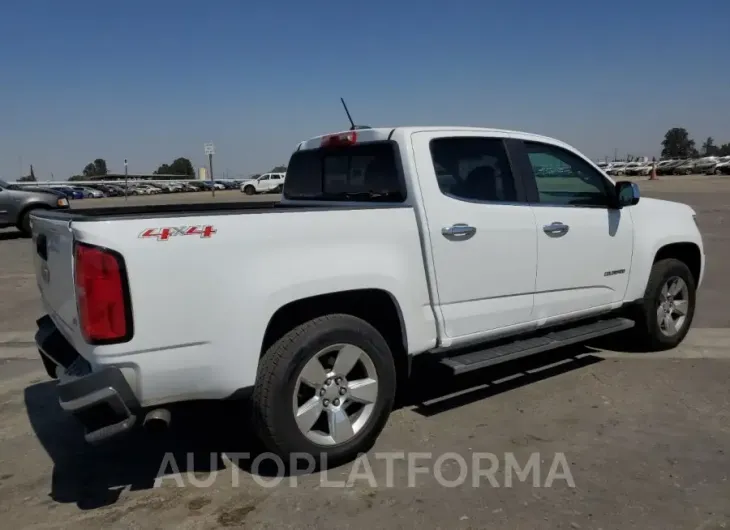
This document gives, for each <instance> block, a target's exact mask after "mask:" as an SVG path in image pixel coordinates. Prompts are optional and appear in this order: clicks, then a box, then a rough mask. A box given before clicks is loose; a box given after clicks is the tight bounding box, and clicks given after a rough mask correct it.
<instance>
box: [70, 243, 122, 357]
mask: <svg viewBox="0 0 730 530" xmlns="http://www.w3.org/2000/svg"><path fill="white" fill-rule="evenodd" d="M74 257H75V262H76V263H75V267H76V274H75V283H76V303H77V306H78V310H79V323H80V327H81V332H82V333H83V335H84V339H85V340H86V342H89V343H91V344H110V343H114V342H124V341H126V340H129V339H130V338H131V335H132V319H131V308H130V307H129V296H128V290H127V283H126V280H127V279H126V272H125V269H124V262H123V260H122V257H121V256H120V255H119V254H117V253H116V252H113V251H111V250H108V249H104V248H100V247H95V246H91V245H87V244H84V243H76V246H75V256H74Z"/></svg>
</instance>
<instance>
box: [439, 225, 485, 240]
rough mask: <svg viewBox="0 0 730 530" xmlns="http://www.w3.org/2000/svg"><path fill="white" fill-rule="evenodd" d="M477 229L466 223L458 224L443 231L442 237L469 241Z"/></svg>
mask: <svg viewBox="0 0 730 530" xmlns="http://www.w3.org/2000/svg"><path fill="white" fill-rule="evenodd" d="M476 231H477V229H476V228H474V227H473V226H469V225H468V224H465V223H456V224H455V225H451V226H449V227H446V228H442V229H441V235H443V236H444V237H445V238H447V239H469V238H470V237H471V236H473V235H474V234H475V233H476Z"/></svg>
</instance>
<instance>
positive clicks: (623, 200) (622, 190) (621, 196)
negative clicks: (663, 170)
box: [616, 180, 641, 208]
mask: <svg viewBox="0 0 730 530" xmlns="http://www.w3.org/2000/svg"><path fill="white" fill-rule="evenodd" d="M616 197H617V198H618V204H619V207H621V208H623V207H624V206H633V205H634V204H636V203H638V202H639V199H640V198H641V193H639V185H638V184H637V183H636V182H629V181H626V180H621V181H619V182H617V183H616Z"/></svg>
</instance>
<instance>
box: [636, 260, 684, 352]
mask: <svg viewBox="0 0 730 530" xmlns="http://www.w3.org/2000/svg"><path fill="white" fill-rule="evenodd" d="M695 301H696V285H695V280H694V278H693V276H692V273H691V272H690V270H689V267H687V265H686V264H685V263H684V262H682V261H679V260H676V259H664V260H661V261H658V262H656V263H655V264H654V266H653V267H652V269H651V274H650V276H649V282H648V284H647V287H646V291H645V293H644V300H643V302H642V305H641V307H640V309H639V314H638V318H637V321H636V328H635V330H634V333H635V335H636V338H637V339H639V340H640V341H641V342H642V343H643V346H645V347H646V349H648V350H650V351H661V350H668V349H671V348H674V347H676V346H678V345H679V343H681V342H682V341H683V340H684V338H685V337H686V336H687V332H688V331H689V328H690V326H691V325H692V319H693V318H694V313H695Z"/></svg>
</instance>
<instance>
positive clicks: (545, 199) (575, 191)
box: [524, 142, 611, 208]
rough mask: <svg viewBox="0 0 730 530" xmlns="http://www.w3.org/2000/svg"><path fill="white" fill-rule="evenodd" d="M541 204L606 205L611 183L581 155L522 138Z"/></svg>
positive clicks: (608, 199) (609, 199)
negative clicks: (525, 140) (524, 140)
mask: <svg viewBox="0 0 730 530" xmlns="http://www.w3.org/2000/svg"><path fill="white" fill-rule="evenodd" d="M524 145H525V148H526V150H527V155H528V157H529V159H530V164H531V165H532V171H533V173H534V175H535V182H536V184H537V190H538V194H539V198H540V203H541V204H554V205H560V206H583V207H599V208H600V207H603V208H607V207H608V206H609V204H611V196H610V192H609V187H610V183H609V182H608V181H607V180H606V179H605V177H604V176H603V175H602V174H601V173H600V172H599V171H597V170H596V169H595V168H593V167H592V166H591V165H590V164H588V163H587V162H586V161H585V160H583V159H582V158H580V157H578V156H576V155H575V154H573V153H571V152H570V151H568V150H566V149H563V148H561V147H557V146H554V145H550V144H543V143H540V142H524Z"/></svg>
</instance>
